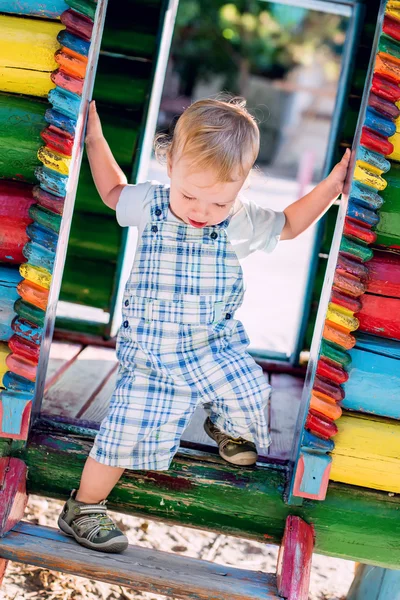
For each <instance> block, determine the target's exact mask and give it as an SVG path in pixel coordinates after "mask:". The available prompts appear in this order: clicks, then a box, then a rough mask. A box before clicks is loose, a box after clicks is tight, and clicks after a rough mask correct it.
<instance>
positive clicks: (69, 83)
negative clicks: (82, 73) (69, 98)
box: [51, 69, 84, 96]
mask: <svg viewBox="0 0 400 600" xmlns="http://www.w3.org/2000/svg"><path fill="white" fill-rule="evenodd" d="M51 80H52V82H53V83H55V84H56V85H58V87H60V88H63V89H64V90H68V91H69V92H72V93H73V94H77V95H78V96H81V95H82V90H83V83H84V80H83V79H79V78H77V77H72V76H71V75H68V73H65V72H64V71H62V70H61V69H57V71H54V73H52V74H51Z"/></svg>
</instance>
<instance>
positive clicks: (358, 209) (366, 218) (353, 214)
mask: <svg viewBox="0 0 400 600" xmlns="http://www.w3.org/2000/svg"><path fill="white" fill-rule="evenodd" d="M347 216H348V217H350V218H351V219H355V220H356V221H360V223H365V225H368V227H374V225H377V224H378V223H379V217H378V215H377V214H376V213H375V212H374V211H373V210H369V209H368V208H365V207H364V206H360V205H359V204H357V203H356V202H353V201H351V200H350V202H349V204H348V208H347Z"/></svg>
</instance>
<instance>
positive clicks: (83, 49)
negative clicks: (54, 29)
mask: <svg viewBox="0 0 400 600" xmlns="http://www.w3.org/2000/svg"><path fill="white" fill-rule="evenodd" d="M57 40H58V41H59V42H60V44H61V45H62V46H65V47H66V48H69V49H70V50H73V51H74V52H76V53H77V54H81V55H82V56H87V55H88V54H89V48H90V42H86V41H85V40H83V39H82V38H80V37H78V36H77V35H74V34H73V33H70V32H69V31H67V30H66V29H64V30H63V31H60V33H59V34H58V36H57ZM387 162H388V161H387ZM389 164H390V163H389Z"/></svg>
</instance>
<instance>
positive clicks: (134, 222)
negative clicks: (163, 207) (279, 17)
mask: <svg viewBox="0 0 400 600" xmlns="http://www.w3.org/2000/svg"><path fill="white" fill-rule="evenodd" d="M155 185H156V182H154V181H146V182H145V183H137V184H136V185H126V186H125V187H124V188H123V190H122V192H121V194H120V196H119V200H118V204H117V207H116V214H117V221H118V223H119V225H121V227H139V226H140V222H141V221H142V219H143V216H144V215H145V214H146V212H148V211H149V209H150V202H151V194H152V192H153V190H154V186H155Z"/></svg>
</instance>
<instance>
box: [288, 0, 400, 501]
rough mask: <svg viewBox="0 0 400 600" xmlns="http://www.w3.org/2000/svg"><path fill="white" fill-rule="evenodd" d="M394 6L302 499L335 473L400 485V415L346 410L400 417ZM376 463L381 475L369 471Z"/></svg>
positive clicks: (317, 382) (364, 133)
mask: <svg viewBox="0 0 400 600" xmlns="http://www.w3.org/2000/svg"><path fill="white" fill-rule="evenodd" d="M392 8H393V5H392V4H391V3H390V2H389V3H388V5H387V11H386V16H385V19H384V22H383V23H378V28H379V29H380V31H379V33H380V38H379V44H378V47H377V54H376V56H374V57H372V60H373V62H374V69H373V73H372V76H371V81H370V83H369V88H368V89H367V92H366V97H365V105H366V106H365V114H364V121H363V123H362V125H361V127H360V135H359V145H358V146H357V147H356V155H355V164H354V171H353V181H352V183H351V186H350V191H349V193H348V203H347V213H346V216H345V218H344V220H343V228H342V237H341V240H340V245H339V246H338V248H339V249H338V256H337V260H336V268H335V271H334V272H333V273H332V274H328V276H327V277H328V278H327V279H326V285H328V286H329V287H330V290H331V293H330V302H329V304H328V306H327V307H325V308H324V309H323V310H325V315H324V317H325V324H324V325H323V326H322V327H321V330H322V340H318V345H319V350H318V356H317V357H316V361H315V363H316V364H315V368H314V371H313V374H312V376H311V379H310V381H311V384H310V388H311V389H310V393H309V397H308V407H309V414H308V416H307V417H306V419H305V425H304V431H303V434H302V442H301V447H300V450H299V453H298V455H297V457H296V467H295V474H294V479H293V483H292V494H293V497H300V498H309V499H317V500H323V499H325V496H326V492H327V488H328V483H329V479H330V478H332V479H335V480H337V481H345V482H347V483H354V484H356V485H364V486H371V487H376V488H378V489H385V490H387V491H398V487H397V486H396V484H395V480H396V478H399V476H400V472H399V470H398V463H397V461H395V460H394V453H391V450H390V448H389V445H388V443H387V444H386V445H385V442H384V433H383V432H385V435H389V433H390V436H391V438H390V439H391V440H392V441H393V443H394V444H395V447H396V452H398V453H400V447H398V442H397V441H396V440H398V435H399V432H400V423H397V422H396V421H388V422H387V423H384V422H381V421H379V420H376V419H374V420H373V421H372V420H371V421H369V420H368V417H362V418H360V419H358V420H357V419H356V418H355V417H354V416H347V415H345V414H342V409H341V407H342V408H346V409H348V410H351V411H359V412H363V413H369V414H371V415H372V414H373V415H380V416H385V417H391V418H392V419H400V410H399V406H400V404H399V402H398V398H399V392H400V380H399V377H398V371H399V368H398V366H399V363H398V357H397V356H394V355H392V354H391V352H393V346H396V353H397V352H398V350H397V347H398V346H399V344H398V342H394V341H391V342H390V343H387V342H386V341H385V339H386V338H390V339H391V340H400V254H397V255H396V254H394V253H393V252H392V253H389V252H388V250H389V249H390V250H398V248H400V245H398V244H397V240H398V239H400V204H399V202H398V193H397V190H398V187H399V182H400V169H399V168H398V167H397V166H393V164H392V163H393V161H394V160H397V157H399V160H400V153H399V154H397V152H398V151H397V148H398V147H399V148H400V113H399V107H398V103H399V100H400V95H399V85H400V43H399V40H400V20H396V19H395V18H393V15H394V13H393V10H392ZM396 14H397V13H396ZM399 14H400V13H399ZM389 15H390V16H389ZM386 199H387V200H388V202H387V201H386ZM377 245H379V248H380V250H379V251H378V250H376V249H375V248H376V246H377ZM371 246H373V247H374V249H373V248H371ZM321 310H322V309H321ZM321 317H322V315H321ZM359 332H363V333H366V334H369V336H370V335H371V334H373V335H374V336H378V341H372V340H373V339H374V338H371V337H368V338H365V339H367V342H366V341H365V339H364V342H362V343H361V345H357V340H358V339H359V335H360V333H359ZM317 335H319V333H317ZM379 338H382V339H381V341H379ZM361 339H363V338H362V337H361ZM314 346H315V347H316V346H317V345H316V344H315V345H314ZM333 350H334V351H336V356H337V357H343V354H344V355H346V354H347V356H348V358H349V360H343V358H342V361H341V364H340V363H339V364H338V362H336V364H332V362H333V361H332V356H334V354H333ZM350 359H351V362H350ZM337 360H338V358H337ZM311 364H312V362H311ZM311 368H312V367H311ZM337 403H340V405H341V407H340V406H338V405H337ZM369 419H372V417H369ZM374 428H375V429H374ZM310 433H312V435H313V436H314V438H315V437H317V438H320V439H321V440H325V441H326V440H330V438H332V437H333V436H334V435H336V434H337V436H336V437H335V440H334V441H333V442H334V444H333V448H332V447H329V448H328V447H327V448H326V449H325V451H324V452H321V448H320V446H319V445H318V444H315V442H314V439H313V438H312V441H311V442H310V437H309V434H310ZM368 435H370V443H371V446H373V444H376V447H377V448H378V447H379V446H380V450H381V454H382V456H380V457H379V458H376V457H375V455H374V449H373V448H371V449H370V452H369V453H368V450H367V441H366V440H367V437H368ZM385 453H386V455H387V460H386V462H385V456H386V455H385ZM375 454H376V455H378V454H379V452H378V450H376V452H375ZM332 455H333V456H334V464H333V468H332ZM374 457H375V458H374ZM363 460H364V462H362V461H363ZM369 470H371V471H372V472H373V473H375V475H371V476H370V477H368V476H367V473H368V472H369ZM379 471H380V474H379ZM385 486H386V487H385ZM394 488H396V489H394Z"/></svg>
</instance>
